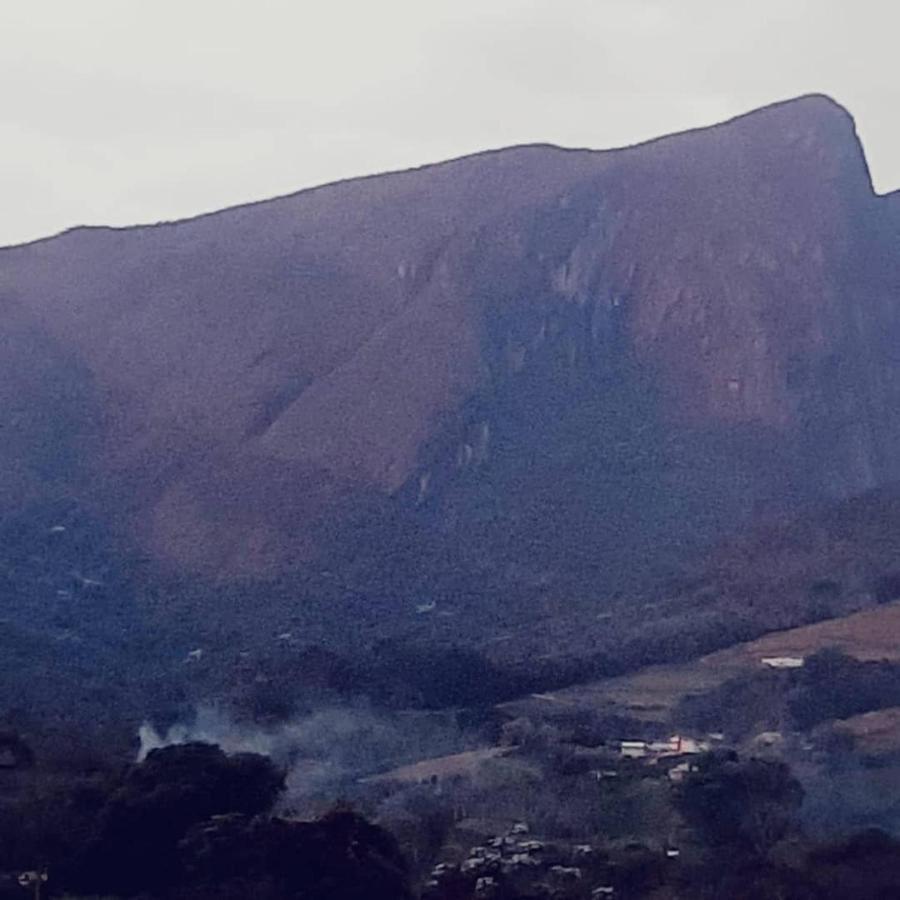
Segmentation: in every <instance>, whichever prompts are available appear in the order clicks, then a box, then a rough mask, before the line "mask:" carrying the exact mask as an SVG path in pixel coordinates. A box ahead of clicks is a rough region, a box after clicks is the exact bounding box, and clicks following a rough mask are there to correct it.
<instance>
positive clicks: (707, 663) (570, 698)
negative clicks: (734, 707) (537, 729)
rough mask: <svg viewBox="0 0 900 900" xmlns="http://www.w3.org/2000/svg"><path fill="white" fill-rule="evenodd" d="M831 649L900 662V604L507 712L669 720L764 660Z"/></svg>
mask: <svg viewBox="0 0 900 900" xmlns="http://www.w3.org/2000/svg"><path fill="white" fill-rule="evenodd" d="M825 647H838V648H839V649H841V650H843V651H844V652H845V653H847V654H848V655H850V656H854V657H856V658H857V659H860V660H874V659H889V660H900V602H895V603H890V604H886V605H884V606H878V607H874V608H872V609H867V610H863V611H862V612H858V613H854V614H853V615H850V616H846V617H844V618H841V619H829V620H827V621H824V622H818V623H816V624H815V625H805V626H803V627H801V628H791V629H788V630H787V631H778V632H773V633H772V634H767V635H765V636H764V637H762V638H759V639H757V640H755V641H749V642H748V643H745V644H737V645H735V646H734V647H729V648H728V649H727V650H720V651H718V652H716V653H711V654H709V655H708V656H703V657H700V658H699V659H696V660H694V661H693V662H689V663H681V664H678V665H667V666H649V667H647V668H645V669H641V670H639V671H637V672H634V673H632V674H629V675H623V676H620V677H618V678H608V679H604V680H602V681H595V682H588V683H586V684H581V685H576V686H574V687H570V688H566V689H564V690H560V691H555V692H553V693H550V694H535V695H532V696H531V697H529V698H525V699H523V700H517V701H515V702H513V703H508V704H505V706H504V708H505V709H507V710H508V711H509V712H511V713H513V714H516V713H521V714H524V715H536V714H537V715H541V716H544V717H552V716H553V715H560V714H564V712H565V711H568V712H570V713H571V712H573V711H575V710H578V709H590V710H592V711H594V712H606V713H610V714H613V713H620V714H625V715H629V716H631V717H632V718H636V719H640V720H644V721H649V722H664V721H666V720H667V719H668V716H669V713H670V711H671V710H672V708H673V707H675V706H676V705H677V703H678V702H679V700H681V699H682V697H685V696H686V695H688V694H697V693H702V692H704V691H708V690H711V689H712V688H714V687H716V686H718V685H720V684H722V683H723V682H724V681H727V680H728V679H729V678H733V677H735V676H736V675H739V674H740V673H741V672H746V671H748V670H752V669H755V668H759V667H760V665H761V660H762V659H763V657H767V656H799V657H805V656H809V655H810V654H812V653H815V652H816V651H817V650H822V649H824V648H825Z"/></svg>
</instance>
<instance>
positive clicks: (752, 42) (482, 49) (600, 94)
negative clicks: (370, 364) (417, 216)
mask: <svg viewBox="0 0 900 900" xmlns="http://www.w3.org/2000/svg"><path fill="white" fill-rule="evenodd" d="M898 34H900V3H897V2H896V0H755V2H750V0H327V2H326V0H293V2H291V0H242V2H236V0H0V92H2V94H0V99H2V105H0V128H2V143H0V198H2V204H0V244H8V243H14V242H18V241H24V240H28V239H31V238H35V237H39V236H42V235H45V234H50V233H53V232H56V231H59V230H61V229H63V228H66V227H69V226H71V225H75V224H84V223H87V224H130V223H135V222H151V221H158V220H160V219H172V218H179V217H182V216H187V215H191V214H194V213H198V212H203V211H206V210H210V209H216V208H219V207H222V206H228V205H231V204H235V203H240V202H243V201H247V200H254V199H261V198H264V197H267V196H272V195H276V194H283V193H288V192H290V191H294V190H297V189H298V188H301V187H305V186H308V185H313V184H320V183H323V182H326V181H332V180H336V179H339V178H344V177H347V176H350V175H357V174H366V173H370V172H376V171H384V170H389V169H396V168H403V167H406V166H410V165H417V164H421V163H425V162H433V161H437V160H440V159H444V158H447V157H452V156H458V155H460V154H463V153H468V152H471V151H475V150H481V149H485V148H488V147H497V146H504V145H508V144H515V143H522V142H530V141H548V142H552V143H557V144H562V145H568V146H587V147H596V148H603V147H612V146H621V145H624V144H630V143H634V142H636V141H639V140H643V139H646V138H650V137H654V136H656V135H659V134H663V133H666V132H671V131H677V130H681V129H684V128H689V127H694V126H697V125H703V124H710V123H712V122H715V121H718V120H721V119H724V118H728V117H730V116H732V115H735V114H738V113H740V112H744V111H747V110H749V109H751V108H754V107H756V106H761V105H764V104H766V103H770V102H772V101H775V100H779V99H784V98H786V97H790V96H794V95H797V94H802V93H808V92H812V91H821V92H825V93H829V94H831V95H832V96H833V97H834V98H835V99H836V100H838V101H839V102H841V103H843V104H844V105H845V106H846V107H847V108H848V109H849V110H850V111H851V112H852V113H853V115H854V116H855V117H856V121H857V126H858V128H859V131H860V134H861V136H862V139H863V142H864V144H865V147H866V151H867V154H868V158H869V164H870V166H871V169H872V173H873V176H874V179H875V184H876V188H877V189H878V190H880V191H888V190H892V189H894V188H898V187H900V116H898V114H897V110H898V109H900V79H898V75H900V63H898V61H897V51H896V45H897V35H898Z"/></svg>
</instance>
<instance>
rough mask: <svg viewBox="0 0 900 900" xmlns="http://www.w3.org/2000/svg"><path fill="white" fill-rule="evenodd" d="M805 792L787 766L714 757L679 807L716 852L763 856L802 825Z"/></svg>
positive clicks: (683, 792)
mask: <svg viewBox="0 0 900 900" xmlns="http://www.w3.org/2000/svg"><path fill="white" fill-rule="evenodd" d="M802 801H803V789H802V787H801V786H800V782H799V781H797V780H796V778H794V777H793V775H792V774H791V772H790V769H789V768H788V767H787V765H785V764H784V763H783V762H780V761H773V760H763V759H747V760H741V759H739V758H738V756H737V754H735V753H733V752H723V753H710V754H707V755H706V756H704V757H703V758H702V759H701V760H700V762H699V763H698V771H697V772H696V773H694V774H691V775H690V776H688V778H686V779H685V781H684V782H683V784H682V785H681V787H680V790H679V792H678V795H677V804H678V808H679V810H680V811H681V813H682V815H683V816H684V817H685V819H686V820H687V821H688V823H689V824H690V825H691V826H692V827H693V828H694V829H695V830H696V831H697V833H698V834H700V835H701V836H702V838H703V840H704V842H705V843H706V844H707V845H709V846H711V847H728V846H737V847H740V848H745V849H747V850H749V851H751V852H753V853H755V854H757V855H759V856H763V855H764V854H765V853H766V852H767V851H768V850H769V849H770V848H771V847H772V846H773V845H774V844H775V843H776V842H778V841H779V840H781V839H782V838H784V837H785V835H786V834H788V832H789V831H790V829H791V828H792V827H795V824H796V814H797V812H798V810H799V808H800V804H801V803H802Z"/></svg>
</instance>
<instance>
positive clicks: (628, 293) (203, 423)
mask: <svg viewBox="0 0 900 900" xmlns="http://www.w3.org/2000/svg"><path fill="white" fill-rule="evenodd" d="M898 223H900V216H898V214H897V209H896V199H895V198H878V197H876V196H875V195H874V194H873V192H872V189H871V185H870V181H869V178H868V173H867V170H866V166H865V161H864V158H863V154H862V151H861V148H860V146H859V143H858V141H857V139H856V137H855V134H854V129H853V123H852V120H851V119H850V117H849V116H848V115H847V114H846V112H845V111H844V110H842V109H841V108H840V107H838V106H837V105H836V104H834V103H833V102H832V101H830V100H828V99H826V98H824V97H815V96H814V97H807V98H802V99H800V100H797V101H793V102H789V103H786V104H781V105H778V106H774V107H770V108H767V109H765V110H761V111H759V112H756V113H753V114H750V115H748V116H745V117H742V118H740V119H736V120H734V121H732V122H729V123H726V124H724V125H721V126H717V127H714V128H710V129H705V130H702V131H696V132H691V133H687V134H682V135H676V136H673V137H669V138H664V139H661V140H659V141H655V142H652V143H650V144H646V145H642V146H639V147H634V148H629V149H625V150H620V151H612V152H592V151H566V150H560V149H558V148H553V147H545V146H532V147H519V148H512V149H509V150H501V151H496V152H491V153H486V154H481V155H478V156H474V157H469V158H465V159H460V160H455V161H452V162H449V163H443V164H440V165H436V166H430V167H425V168H422V169H417V170H414V171H409V172H402V173H396V174H391V175H384V176H378V177H373V178H366V179H359V180H355V181H348V182H343V183H340V184H336V185H330V186H326V187H323V188H318V189H315V190H311V191H304V192H301V193H300V194H297V195H294V196H290V197H285V198H281V199H277V200H272V201H267V202H264V203H260V204H255V205H251V206H246V207H241V208H237V209H232V210H226V211H224V212H221V213H216V214H213V215H209V216H203V217H200V218H197V219H193V220H189V221H185V222H177V223H172V224H161V225H155V226H149V227H140V228H130V229H120V230H112V229H102V228H91V229H76V230H73V231H71V232H67V233H65V234H63V235H60V236H59V237H56V238H51V239H48V240H45V241H40V242H37V243H33V244H30V245H25V246H21V247H13V248H7V249H5V250H2V251H0V307H2V309H3V317H2V323H0V346H2V348H3V352H2V354H0V366H2V367H3V372H2V374H3V376H4V377H3V379H2V387H0V421H2V422H3V423H4V426H5V427H4V432H5V433H7V434H9V435H10V437H9V438H8V439H4V442H3V445H2V447H0V463H2V473H0V492H2V496H3V498H4V500H5V501H6V502H8V503H10V504H13V505H14V506H15V505H17V504H18V505H22V504H26V503H38V502H46V501H47V500H48V499H54V498H59V497H66V498H73V497H74V498H76V499H77V500H78V501H79V502H80V503H82V504H84V506H85V507H86V508H87V509H88V510H90V512H91V514H92V515H93V516H96V517H98V518H100V519H102V520H103V521H105V522H107V523H108V524H109V525H110V527H111V528H112V529H113V532H114V533H116V534H118V535H119V536H120V537H121V538H122V539H125V540H128V541H131V542H133V543H134V544H135V546H137V547H139V548H140V550H141V552H142V553H143V554H144V555H146V556H147V557H149V558H150V559H151V560H153V561H154V562H155V564H158V565H160V566H162V567H163V568H167V569H169V570H171V571H174V572H180V573H202V574H204V575H211V574H216V575H218V576H225V577H236V576H241V575H248V574H249V575H255V576H264V577H272V576H275V575H277V574H279V573H281V572H284V571H285V570H287V569H290V568H296V567H298V566H300V567H302V566H308V565H314V564H316V563H317V561H320V560H322V559H326V558H327V559H328V560H329V562H328V565H332V564H334V563H335V561H337V562H339V563H340V564H341V565H342V566H343V567H344V568H345V569H346V571H347V572H348V573H351V574H350V575H348V576H347V577H348V578H351V580H352V579H353V578H356V580H357V582H358V583H364V582H365V581H366V579H368V578H370V577H374V575H378V577H380V578H381V579H382V581H385V584H384V591H385V593H392V592H393V593H399V594H409V595H417V594H420V593H421V592H422V591H424V590H432V591H437V592H441V591H443V592H444V594H447V595H450V594H452V593H454V592H456V591H459V590H462V589H463V588H464V586H461V585H460V583H459V577H460V576H459V572H460V571H461V570H465V571H473V572H477V573H480V574H479V575H478V578H482V577H484V573H488V572H492V573H494V575H495V576H496V577H498V578H500V579H501V580H502V579H508V580H509V581H510V583H515V584H531V585H534V584H544V583H546V582H547V580H548V579H549V580H551V581H552V580H553V579H554V578H559V579H566V578H569V577H574V576H573V573H575V575H577V577H578V578H579V579H581V580H582V581H584V580H585V579H592V578H598V579H600V581H601V582H602V581H603V579H602V578H601V576H602V575H608V576H609V577H608V582H603V584H604V585H606V586H608V587H610V588H612V586H614V585H615V583H616V578H615V577H613V575H615V574H616V573H619V574H620V575H627V574H629V573H630V572H631V571H633V570H634V568H635V567H634V559H635V557H636V555H637V554H639V555H640V557H641V558H642V559H645V560H646V561H647V566H649V567H652V566H653V565H655V564H656V560H657V557H659V558H660V559H668V558H669V557H670V556H673V555H674V556H677V555H678V554H679V553H681V552H684V551H685V550H686V549H689V548H691V547H693V546H700V545H702V543H703V541H704V540H706V539H708V538H709V536H710V535H712V534H715V533H716V532H717V531H718V530H719V529H720V528H722V527H723V526H724V525H727V524H733V523H735V522H737V521H741V520H743V519H744V518H746V517H747V516H748V515H750V514H751V513H752V512H753V511H754V510H758V509H759V508H760V507H763V508H769V507H777V508H780V507H783V506H787V507H791V506H796V505H797V504H798V503H800V502H802V501H803V500H805V499H810V498H815V497H821V496H829V495H830V496H844V495H848V494H853V493H855V492H859V491H861V490H863V489H866V488H871V487H873V486H877V485H879V484H884V483H886V482H889V481H891V480H893V479H895V478H896V477H897V475H898V471H897V467H898V462H897V458H896V454H895V453H893V452H892V448H893V447H894V446H895V443H896V441H897V439H898V437H900V419H898V410H900V403H898V400H900V356H898V353H897V350H896V348H897V346H900V344H898V341H897V339H898V337H900V303H898V299H900V253H898V248H897V240H898ZM360 545H361V548H360ZM373 548H374V549H373ZM420 570H424V571H420ZM353 572H356V575H355V576H354V575H352V573H353ZM411 573H412V574H411ZM436 585H437V586H436Z"/></svg>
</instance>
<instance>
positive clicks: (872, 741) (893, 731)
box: [835, 706, 900, 756]
mask: <svg viewBox="0 0 900 900" xmlns="http://www.w3.org/2000/svg"><path fill="white" fill-rule="evenodd" d="M835 727H836V728H837V729H839V730H840V731H844V732H847V733H849V734H851V735H853V737H854V738H855V740H856V747H857V748H858V749H859V750H861V751H862V752H863V753H866V754H871V755H872V756H880V755H882V754H886V753H897V752H898V751H900V707H897V706H893V707H891V708H890V709H879V710H877V711H875V712H868V713H863V714H862V715H859V716H852V717H851V718H849V719H841V720H840V721H839V722H836V723H835Z"/></svg>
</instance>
